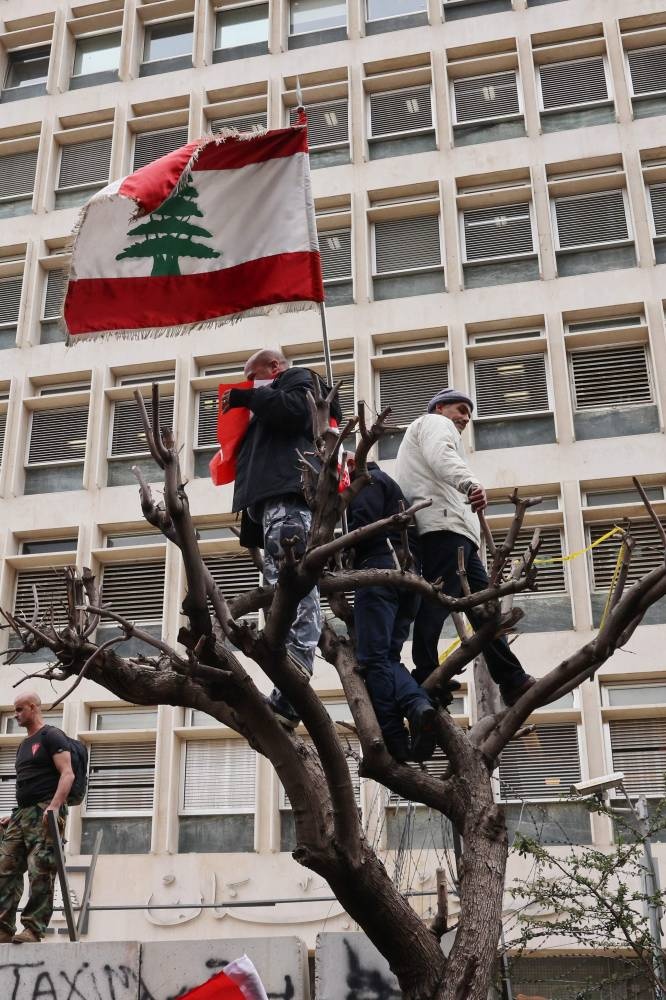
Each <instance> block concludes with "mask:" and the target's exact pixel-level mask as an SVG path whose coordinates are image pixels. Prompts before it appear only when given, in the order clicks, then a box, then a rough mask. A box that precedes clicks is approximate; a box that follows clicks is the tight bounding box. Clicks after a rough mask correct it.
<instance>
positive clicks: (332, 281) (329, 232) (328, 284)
mask: <svg viewBox="0 0 666 1000" xmlns="http://www.w3.org/2000/svg"><path fill="white" fill-rule="evenodd" d="M346 232H349V251H350V252H349V272H350V273H349V276H348V277H340V278H324V276H323V268H322V279H323V282H324V288H332V287H333V286H334V285H344V284H346V283H347V282H349V281H351V282H352V283H353V284H354V286H355V285H356V275H355V274H354V231H353V223H351V222H350V224H349V226H348V227H347V228H346V229H345V228H344V227H342V226H341V227H339V228H338V229H326V230H324V231H323V232H321V233H320V232H317V241H318V242H319V240H320V239H326V237H327V236H335V235H336V234H337V233H346Z"/></svg>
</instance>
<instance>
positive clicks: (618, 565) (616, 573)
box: [599, 545, 625, 628]
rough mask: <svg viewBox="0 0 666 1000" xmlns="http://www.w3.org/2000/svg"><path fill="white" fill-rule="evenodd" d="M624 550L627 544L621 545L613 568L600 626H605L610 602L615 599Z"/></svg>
mask: <svg viewBox="0 0 666 1000" xmlns="http://www.w3.org/2000/svg"><path fill="white" fill-rule="evenodd" d="M624 552H625V546H624V545H621V546H620V551H619V552H618V554H617V559H616V560H615V569H614V570H613V576H612V579H611V585H610V589H609V591H608V597H607V598H606V603H605V604H604V610H603V612H602V615H601V621H600V622H599V628H603V625H604V622H605V621H606V615H607V614H608V612H609V611H610V603H611V601H612V599H613V594H614V593H615V587H616V585H617V578H618V576H619V575H620V570H621V569H622V564H623V562H624Z"/></svg>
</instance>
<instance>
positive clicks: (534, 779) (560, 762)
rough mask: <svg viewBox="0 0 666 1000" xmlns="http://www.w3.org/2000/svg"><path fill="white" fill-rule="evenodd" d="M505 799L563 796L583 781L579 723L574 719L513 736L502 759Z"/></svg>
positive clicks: (556, 797)
mask: <svg viewBox="0 0 666 1000" xmlns="http://www.w3.org/2000/svg"><path fill="white" fill-rule="evenodd" d="M499 777H500V796H501V798H503V799H509V800H510V799H518V800H524V799H527V800H534V799H561V798H565V797H566V796H567V795H568V794H569V789H570V786H571V785H573V784H575V783H576V782H578V781H580V779H581V770H580V750H579V746H578V726H577V725H576V723H575V722H559V723H552V724H550V725H537V727H536V730H535V731H534V732H533V733H529V734H528V735H527V736H523V737H521V738H520V739H514V740H512V741H511V743H509V744H508V745H507V747H506V748H505V749H504V750H503V751H502V756H501V757H500V762H499Z"/></svg>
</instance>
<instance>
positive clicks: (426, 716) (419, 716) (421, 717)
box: [409, 704, 437, 763]
mask: <svg viewBox="0 0 666 1000" xmlns="http://www.w3.org/2000/svg"><path fill="white" fill-rule="evenodd" d="M436 716H437V712H436V711H435V709H434V708H433V706H432V705H430V704H424V705H420V706H419V707H418V708H417V709H416V710H415V711H414V712H412V714H411V715H410V717H409V730H410V732H411V734H412V760H415V761H418V762H419V763H420V762H422V761H424V760H430V758H431V757H432V755H433V754H434V752H435V747H436V746H437V743H436V741H435V718H436Z"/></svg>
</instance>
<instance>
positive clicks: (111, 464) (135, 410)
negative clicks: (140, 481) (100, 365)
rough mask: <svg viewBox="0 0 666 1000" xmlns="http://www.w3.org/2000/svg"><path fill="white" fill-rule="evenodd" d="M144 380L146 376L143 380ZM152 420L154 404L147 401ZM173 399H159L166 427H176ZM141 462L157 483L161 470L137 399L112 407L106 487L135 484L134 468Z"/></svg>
mask: <svg viewBox="0 0 666 1000" xmlns="http://www.w3.org/2000/svg"><path fill="white" fill-rule="evenodd" d="M141 380H142V381H143V380H144V379H143V377H142V379H141ZM144 402H145V404H146V411H147V413H148V416H149V418H150V417H151V415H152V409H153V404H152V401H151V400H150V399H145V400H144ZM173 402H174V401H173V396H166V395H164V396H161V397H160V420H161V422H162V425H163V426H165V427H171V426H173ZM137 459H140V464H141V468H142V470H143V471H144V474H145V475H147V476H149V477H151V476H152V477H153V479H154V480H158V481H160V480H161V479H162V471H161V469H159V467H158V466H157V464H156V463H155V462H154V461H153V460H152V458H151V457H150V452H149V450H148V446H147V443H146V433H145V431H144V429H143V422H142V420H141V412H140V410H139V407H138V406H137V404H136V402H135V400H134V399H119V400H116V402H115V403H114V404H113V417H112V429H111V441H110V448H109V454H108V455H107V462H108V472H107V486H123V485H126V484H127V483H134V482H136V479H135V477H134V475H133V473H132V466H133V465H136V462H137Z"/></svg>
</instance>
